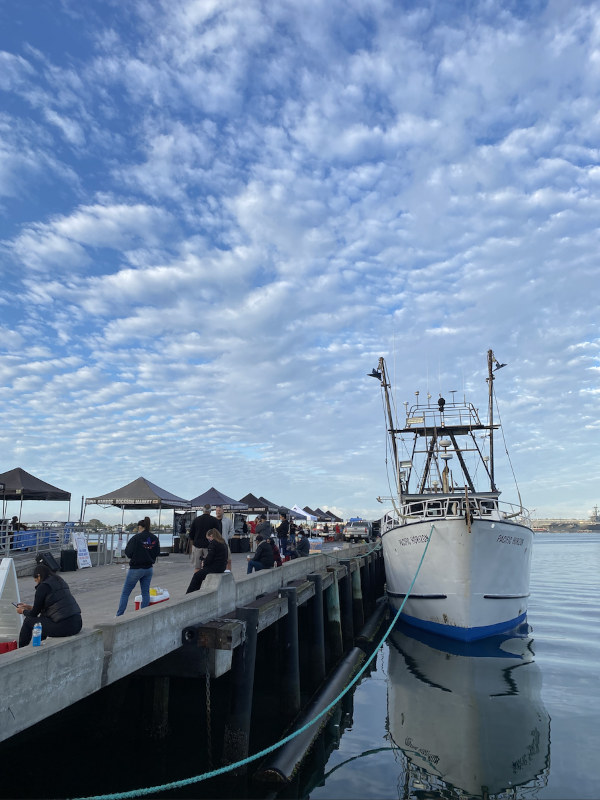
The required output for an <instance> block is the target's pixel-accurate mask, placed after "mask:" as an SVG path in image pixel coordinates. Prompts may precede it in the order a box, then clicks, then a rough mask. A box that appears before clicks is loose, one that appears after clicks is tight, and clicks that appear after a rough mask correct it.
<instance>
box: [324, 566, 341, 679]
mask: <svg viewBox="0 0 600 800" xmlns="http://www.w3.org/2000/svg"><path fill="white" fill-rule="evenodd" d="M328 572H332V573H333V581H332V583H331V586H329V587H328V588H327V590H326V591H325V602H326V605H327V644H328V645H329V654H328V655H329V659H328V660H329V666H330V667H331V666H332V665H333V664H337V662H338V661H339V660H340V658H341V657H342V655H343V654H344V642H343V639H342V620H341V614H340V593H339V588H338V579H337V567H328Z"/></svg>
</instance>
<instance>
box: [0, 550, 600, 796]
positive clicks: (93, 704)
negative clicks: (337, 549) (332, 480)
mask: <svg viewBox="0 0 600 800" xmlns="http://www.w3.org/2000/svg"><path fill="white" fill-rule="evenodd" d="M599 575H600V535H597V534H568V535H567V534H538V535H536V537H535V540H534V557H533V571H532V583H531V598H530V605H529V615H528V623H529V624H528V626H523V627H524V630H522V631H521V632H520V633H521V635H519V636H515V637H512V638H506V637H504V638H503V637H494V638H493V639H491V640H485V642H483V643H480V644H478V645H476V646H475V647H473V646H470V647H466V648H465V646H464V645H463V646H462V647H461V646H460V645H458V644H456V645H454V646H453V645H452V644H450V643H449V642H448V640H444V639H440V638H435V639H434V638H431V637H430V638H427V637H426V636H424V635H417V634H416V633H415V632H414V630H412V631H411V629H404V631H402V630H396V631H394V633H393V634H392V636H391V637H390V639H389V641H388V642H387V643H386V644H385V645H384V646H383V648H382V649H381V650H380V652H379V653H378V655H377V659H376V662H375V668H374V670H373V671H372V672H371V674H370V676H369V677H364V678H363V680H362V682H361V683H360V684H359V685H358V686H357V687H356V689H355V691H354V693H353V695H352V696H351V695H350V694H349V695H348V697H347V698H346V699H345V701H344V703H343V707H342V708H341V709H338V711H337V712H336V714H335V715H334V716H333V718H332V719H331V720H330V722H329V723H328V725H327V726H326V728H325V731H324V733H323V735H322V736H321V738H320V739H319V741H318V742H317V743H316V744H315V746H314V748H313V750H312V752H311V755H310V757H309V759H308V760H307V762H306V764H305V765H304V766H303V768H302V770H301V771H300V774H299V775H298V776H297V777H296V779H295V780H294V782H293V783H292V784H291V785H290V786H288V787H287V788H286V789H285V790H284V791H282V792H281V793H280V794H277V793H276V792H275V791H273V790H272V787H271V788H269V787H265V786H261V785H257V784H256V783H254V782H253V781H252V780H251V779H250V776H248V779H243V778H237V779H233V780H232V779H229V782H228V781H227V780H223V781H222V782H220V783H218V782H216V781H211V782H210V783H209V782H201V783H196V784H193V785H191V786H187V787H185V788H181V789H177V790H175V791H167V792H164V793H163V794H161V795H155V796H160V797H165V798H172V799H173V800H174V799H175V798H186V800H189V798H196V797H199V798H211V797H220V798H229V797H231V798H245V797H252V798H266V797H270V798H274V797H280V798H309V797H310V798H311V799H312V800H321V799H328V800H332V799H333V798H344V800H353V798H357V800H358V798H361V800H362V798H368V800H376V799H377V798H385V799H386V800H387V798H411V800H412V799H413V798H414V800H426V798H440V797H444V798H461V799H463V798H477V797H482V798H483V797H490V798H509V797H510V798H539V799H540V800H542V799H545V798H555V799H556V800H584V799H585V798H589V799H590V800H597V798H600V724H599V723H600V690H599V688H598V686H599V681H598V675H597V671H598V664H599V663H600V638H599V636H598V633H599V630H600V625H599V621H600V610H599V608H598V603H597V587H598V584H599ZM385 627H387V625H386V626H385ZM385 627H384V628H383V630H385ZM407 631H411V632H410V633H407ZM261 635H265V634H261ZM276 652H277V651H276V648H272V649H269V647H263V648H261V658H262V659H263V661H262V662H261V663H258V661H257V676H256V680H255V687H256V690H257V698H256V702H255V711H256V714H255V717H254V718H253V722H254V724H253V736H252V738H253V746H254V748H255V751H256V750H258V749H261V748H262V747H266V746H267V745H269V744H272V743H273V742H274V741H275V739H276V734H274V733H273V732H272V730H271V729H272V727H273V725H272V724H271V725H269V719H270V718H272V717H273V718H274V717H276V716H277V708H278V703H279V701H278V698H277V697H276V696H273V686H274V685H275V682H274V681H273V680H272V679H271V677H270V676H272V675H273V670H275V669H278V667H277V665H276V664H275V662H273V663H272V658H271V653H273V654H276ZM257 658H258V655H257ZM270 659H271V660H270ZM304 666H305V667H306V665H304ZM145 681H148V683H146V682H145ZM152 687H153V683H152V678H147V679H144V678H141V679H140V678H137V679H132V680H131V681H128V680H124V681H119V682H117V683H116V684H113V685H112V686H111V687H109V688H108V689H107V690H105V692H104V693H102V696H101V697H100V696H99V695H93V696H91V697H90V698H88V699H86V700H83V701H80V703H78V704H76V705H75V706H73V707H72V708H71V709H69V710H68V711H67V712H64V713H63V714H61V715H56V716H55V717H52V718H50V719H49V720H47V721H45V722H44V723H40V725H38V726H36V727H35V729H31V730H30V731H27V732H24V733H23V734H20V735H19V736H16V737H13V739H11V740H10V741H9V742H7V743H5V745H4V746H3V747H2V748H0V762H1V763H2V764H10V765H11V769H9V770H7V771H3V792H0V796H5V797H20V798H25V797H74V796H90V795H96V794H102V793H105V792H111V791H119V790H128V789H132V788H136V787H149V786H155V785H157V784H162V783H166V782H168V781H172V780H178V779H181V778H185V777H187V776H193V775H198V774H201V773H203V772H205V771H206V770H208V769H210V765H209V763H207V739H206V735H205V734H206V722H205V717H204V707H205V705H206V704H205V695H204V693H203V688H202V681H198V680H197V679H193V680H187V679H181V680H178V681H177V680H174V681H172V687H171V692H172V699H173V704H172V705H173V709H172V714H171V715H170V722H171V726H172V728H171V734H170V736H168V737H167V739H166V740H163V741H159V742H153V741H152V739H150V738H148V737H147V736H145V735H144V719H145V718H146V716H147V715H145V714H144V708H145V707H147V705H148V703H149V702H150V695H149V694H148V692H151V691H152V690H153V689H152ZM42 690H43V687H40V691H42ZM224 696H225V695H224V693H222V694H221V695H219V693H218V692H217V691H216V690H215V692H214V695H213V700H212V704H213V707H212V720H213V730H214V729H216V728H218V727H219V725H222V720H223V719H224V718H225V714H226V707H225V705H224V702H225V701H224V699H223V698H224ZM261 709H262V712H263V716H262V718H260V719H259V717H260V713H259V712H260V710H261ZM113 717H114V719H113ZM274 736H275V738H273V737H274ZM216 738H217V739H218V738H219V737H218V736H217V737H216ZM32 765H34V766H35V768H34V769H32ZM215 766H217V764H215ZM255 766H258V765H255ZM254 768H255V767H254ZM254 768H253V769H252V772H253V771H254ZM49 776H51V778H50V783H49V782H48V781H49ZM483 787H485V788H483Z"/></svg>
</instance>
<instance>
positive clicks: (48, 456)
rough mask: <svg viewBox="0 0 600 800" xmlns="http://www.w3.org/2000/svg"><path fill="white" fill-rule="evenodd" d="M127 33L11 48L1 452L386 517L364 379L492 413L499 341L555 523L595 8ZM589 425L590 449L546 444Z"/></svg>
mask: <svg viewBox="0 0 600 800" xmlns="http://www.w3.org/2000/svg"><path fill="white" fill-rule="evenodd" d="M126 17H127V19H126V20H125V12H123V11H120V12H119V13H118V14H115V15H114V16H113V17H111V19H110V23H108V22H102V20H101V18H100V17H99V16H98V17H95V20H96V23H95V26H93V27H92V28H91V29H89V30H86V31H83V30H82V31H81V33H82V35H85V36H86V37H89V39H88V41H89V44H90V47H89V48H88V50H87V51H85V52H83V50H82V49H81V48H78V49H75V50H73V51H72V52H71V51H70V50H69V48H68V46H65V48H64V53H65V54H68V55H61V53H62V52H63V51H62V50H61V51H60V52H59V53H57V51H56V49H52V48H50V46H44V45H43V44H39V45H38V49H37V50H34V49H33V48H32V47H31V46H30V44H29V43H28V42H27V39H28V38H29V37H28V30H29V29H28V27H27V25H25V27H24V28H23V31H22V32H21V33H19V36H20V37H22V39H23V41H22V42H21V43H20V46H21V49H19V50H17V49H16V48H15V52H23V53H25V54H26V56H27V59H28V60H27V61H26V60H25V59H23V58H21V57H17V56H13V55H10V54H9V55H10V57H9V58H6V57H5V63H6V64H7V65H8V66H7V69H6V70H5V72H4V74H3V77H2V78H0V80H4V83H3V84H2V88H3V89H4V91H5V92H7V93H8V95H7V96H8V98H9V100H10V104H9V105H7V106H6V109H7V110H6V111H5V113H4V116H2V117H0V196H2V197H3V198H5V200H4V203H5V205H4V207H3V208H2V212H3V217H4V218H5V222H4V224H3V228H2V233H1V234H0V235H1V236H2V239H3V248H2V251H1V252H0V258H1V263H2V267H1V268H2V274H3V281H2V283H1V284H0V303H1V304H2V306H1V307H2V309H3V325H4V336H0V344H1V345H2V348H1V351H0V352H1V354H2V355H1V357H2V365H3V370H2V378H1V379H0V393H1V396H2V400H3V403H2V411H1V412H0V415H1V418H2V425H0V447H3V448H4V450H5V452H6V453H7V454H8V455H7V458H8V459H11V458H12V459H14V460H19V461H21V460H23V461H27V462H28V464H29V466H30V467H32V470H31V471H34V472H35V471H36V469H37V470H39V471H40V472H42V473H44V474H45V476H46V479H48V480H50V481H51V482H56V483H59V484H60V483H61V482H62V483H63V484H64V483H65V482H66V483H73V484H81V488H80V489H79V488H77V489H76V488H75V486H73V487H72V489H73V490H75V492H77V491H79V492H80V493H81V492H84V493H97V492H99V491H102V490H104V489H110V488H111V486H110V485H106V484H107V478H106V475H107V474H110V475H111V476H112V480H111V481H110V484H114V485H115V486H116V485H118V484H119V483H120V482H121V483H125V482H126V481H127V480H131V479H132V477H135V476H136V475H138V474H147V475H148V477H149V478H150V479H153V480H156V481H157V482H159V483H160V484H161V485H165V486H167V487H169V488H170V490H172V491H175V492H176V493H178V494H182V495H184V496H185V495H190V496H191V495H193V494H197V493H199V492H200V491H202V490H203V489H205V488H207V487H208V486H210V485H217V486H219V488H222V489H223V490H224V491H226V492H227V493H228V494H234V495H238V496H242V494H245V493H246V492H247V491H249V490H252V491H258V493H261V494H266V495H267V496H272V497H273V499H275V500H276V501H277V502H283V503H286V504H292V503H294V502H297V501H300V502H301V503H302V504H305V503H308V504H309V505H328V506H330V507H331V506H333V507H335V508H337V509H338V510H340V511H342V513H348V514H349V513H364V514H367V515H370V516H373V515H375V514H376V513H377V512H378V511H380V510H381V508H380V507H379V506H378V505H376V503H375V502H374V498H375V497H376V496H377V495H378V494H381V493H382V492H384V493H385V485H386V483H385V475H384V465H383V457H384V449H383V437H384V426H383V425H382V424H381V422H380V407H379V397H378V395H377V392H376V391H374V387H373V386H370V385H369V382H368V381H366V380H365V373H366V372H368V371H369V370H370V369H371V367H373V366H375V364H376V360H377V357H378V356H379V355H380V354H386V353H388V354H390V357H389V363H390V366H391V368H392V370H393V374H394V375H395V376H396V377H397V378H398V380H399V383H400V387H399V390H398V392H399V396H398V400H399V402H401V400H400V397H402V399H405V398H406V399H410V398H411V395H412V392H413V391H414V390H415V389H416V388H420V389H421V390H422V391H424V390H425V389H426V388H431V389H437V388H438V387H439V389H440V390H443V391H448V390H449V389H450V388H455V389H460V388H461V386H466V387H467V388H469V389H471V388H472V389H473V390H475V391H476V394H477V395H478V396H481V395H482V394H484V392H485V384H484V377H485V374H484V373H485V369H484V357H485V351H486V350H487V349H488V347H490V346H492V347H494V348H495V349H496V350H497V351H498V355H499V357H501V360H502V361H508V362H509V369H507V370H503V371H502V380H499V381H498V386H497V388H498V392H499V394H501V396H502V398H503V400H504V407H505V412H503V413H504V414H505V415H506V421H507V422H508V423H509V430H510V433H511V434H512V437H511V438H512V441H514V442H516V451H517V457H518V461H519V462H520V464H519V465H518V466H520V467H521V469H522V471H523V473H524V475H523V477H524V480H525V482H526V485H527V491H528V493H530V494H531V499H530V498H527V497H526V498H525V499H526V502H531V504H532V505H534V506H536V507H538V509H539V508H542V507H544V506H546V507H548V510H551V508H550V506H551V504H552V503H553V502H554V495H555V493H554V491H553V478H552V467H551V464H552V463H553V460H556V458H557V457H559V455H560V459H561V464H564V463H565V459H567V461H568V463H567V465H566V466H564V470H565V473H564V476H563V477H564V480H565V482H568V480H570V478H569V476H570V475H571V474H574V473H575V471H579V470H580V469H581V467H582V465H583V464H586V463H587V464H588V469H592V470H593V466H594V465H595V464H597V455H596V454H595V451H594V450H593V449H592V448H591V446H590V442H589V439H590V436H589V431H590V430H595V428H596V427H597V425H598V412H597V408H596V406H597V402H596V398H597V394H598V375H599V372H600V370H599V368H598V364H599V363H600V362H599V358H598V353H599V347H600V342H599V339H598V328H597V320H596V314H595V306H594V304H593V300H592V298H593V297H595V294H596V293H597V292H596V288H595V287H596V283H597V277H596V276H597V264H596V253H597V252H598V226H597V219H598V202H599V192H598V188H599V181H598V175H600V167H599V165H598V162H599V160H598V148H597V141H598V134H599V131H600V124H599V122H600V113H599V112H598V91H597V82H596V81H595V76H596V75H597V70H598V62H597V58H596V53H597V50H598V41H599V40H600V36H599V30H600V27H599V25H598V14H597V11H596V10H595V9H594V8H593V7H592V6H588V5H586V4H583V3H578V2H575V3H573V4H569V5H568V6H567V5H561V4H550V5H548V6H547V7H546V8H545V9H543V10H539V11H536V10H534V9H529V12H528V15H525V14H523V15H522V16H521V17H520V18H517V17H516V16H515V15H513V14H511V12H510V10H509V9H507V8H505V7H503V8H500V7H499V6H497V5H495V4H484V5H480V6H479V7H478V13H477V14H475V13H468V12H467V11H466V10H465V8H464V7H463V6H459V5H456V6H450V7H448V8H441V7H439V6H435V7H432V8H425V7H422V8H421V7H420V8H418V9H415V10H413V11H408V10H407V9H404V10H403V11H402V13H400V12H399V10H398V9H397V8H396V7H395V6H394V5H393V4H392V5H390V4H389V3H386V2H378V3H365V2H350V3H344V4H342V3H339V2H337V0H333V1H332V2H329V3H324V2H322V0H311V2H308V3H305V4H303V5H302V6H301V7H300V6H298V4H296V3H293V2H281V3H278V4H271V5H267V6H264V5H261V4H259V3H258V2H253V0H250V2H241V1H240V2H238V1H237V0H228V1H227V2H224V3H222V2H220V3H207V2H192V0H189V2H187V1H185V0H176V2H173V3H171V2H169V3H166V2H165V3H151V2H139V3H137V4H135V6H132V7H131V8H128V10H127V14H126ZM36 41H37V40H36ZM66 45H68V42H66ZM75 53H79V55H75ZM8 109H10V111H9V110H8ZM6 198H10V200H7V199H6ZM23 266H24V267H25V270H24V274H21V268H22V267H23ZM2 339H3V341H1V340H2ZM394 352H395V355H394ZM573 419H581V420H582V426H581V427H583V426H585V427H586V428H587V431H583V430H577V431H573V435H572V437H571V441H570V443H569V450H568V452H567V453H566V454H565V451H560V453H559V451H558V449H557V444H556V437H555V430H556V429H557V428H560V427H561V426H566V425H568V422H569V420H573ZM569 429H570V430H571V428H569ZM30 430H35V432H36V435H35V438H33V437H32V436H31V435H30V434H28V431H30ZM59 444H60V447H61V448H64V447H67V448H69V452H70V453H71V454H72V456H73V458H72V461H73V463H78V460H79V461H81V460H83V461H84V463H85V464H86V465H88V467H87V468H86V471H85V473H86V474H85V475H81V474H79V473H77V474H76V473H75V472H74V471H73V470H72V469H71V468H70V467H68V465H64V464H63V463H62V462H61V463H60V464H57V462H56V458H55V453H56V452H57V447H58V445H59ZM539 454H543V459H540V457H539ZM540 461H542V462H543V463H540ZM357 464H359V465H360V466H359V467H358V466H357ZM26 468H27V467H26ZM88 470H89V471H88ZM52 473H55V474H56V475H57V476H58V477H57V478H56V479H52ZM63 478H64V479H65V480H63ZM561 480H562V478H561ZM113 488H114V486H113ZM592 501H593V498H592V497H591V496H589V494H588V492H587V490H583V489H580V490H579V492H578V493H576V492H573V500H572V504H573V508H581V507H585V508H587V507H589V505H590V503H591V502H592Z"/></svg>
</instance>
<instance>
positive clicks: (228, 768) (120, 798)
mask: <svg viewBox="0 0 600 800" xmlns="http://www.w3.org/2000/svg"><path fill="white" fill-rule="evenodd" d="M434 530H435V525H433V524H432V526H431V530H430V531H429V536H428V537H427V543H426V544H425V548H424V549H423V554H422V556H421V560H420V561H419V565H418V567H417V571H416V572H415V575H414V578H413V579H412V581H411V584H410V586H409V588H408V592H407V593H406V595H405V597H404V600H403V601H402V603H401V605H400V608H399V609H398V611H397V612H396V614H395V615H394V618H393V619H392V621H391V623H390V624H389V626H388V628H387V630H386V632H385V633H384V635H383V637H382V638H381V640H380V641H379V644H378V645H377V647H375V649H374V650H373V652H372V653H371V655H370V656H369V658H368V659H367V660H366V661H365V663H364V664H363V666H362V667H361V669H360V670H359V671H358V672H357V674H356V675H355V676H354V678H353V679H352V680H351V681H350V683H349V684H348V686H346V688H345V689H343V690H342V691H341V692H340V693H339V694H338V696H337V697H336V698H335V699H334V700H332V701H331V703H329V705H328V706H326V707H325V708H324V709H323V710H322V711H320V712H319V713H318V714H317V715H316V716H315V717H314V718H313V719H312V720H310V721H309V722H307V723H306V724H305V725H303V726H302V727H301V728H299V729H298V730H297V731H294V732H293V733H290V734H289V735H288V736H285V737H284V738H283V739H280V740H279V741H278V742H276V743H275V744H272V745H270V746H269V747H265V748H264V750H260V751H259V752H258V753H254V754H253V755H251V756H248V757H247V758H244V759H242V760H241V761H236V762H235V763H234V764H227V765H225V766H224V767H220V768H219V769H213V770H211V771H210V772H204V773H202V774H201V775H194V776H193V777H191V778H182V779H181V780H178V781H170V782H169V783H163V784H161V785H159V786H148V787H146V788H142V789H131V790H129V791H126V792H112V793H110V794H96V795H91V796H88V797H79V798H73V800H127V798H130V797H143V796H145V795H150V794H156V793H158V792H166V791H169V790H170V789H181V788H182V787H183V786H191V785H192V784H194V783H200V782H201V781H206V780H209V779H210V778H216V777H218V776H219V775H225V774H226V773H227V772H232V771H233V770H236V769H239V768H240V767H243V766H245V765H246V764H251V763H252V762H253V761H257V760H258V759H259V758H263V757H264V756H266V755H268V754H269V753H272V752H274V751H275V750H277V749H278V748H279V747H281V746H282V745H284V744H287V742H291V741H292V739H295V738H296V737H297V736H300V734H301V733H304V731H305V730H307V728H310V727H311V725H314V724H315V722H318V721H319V720H320V719H322V718H323V717H324V716H325V715H326V714H328V713H329V712H330V711H331V710H332V709H333V708H335V706H336V705H337V704H338V703H339V701H340V700H341V699H342V697H344V695H346V694H347V693H348V692H349V691H350V689H351V688H352V687H353V686H354V685H355V684H356V683H358V681H359V679H360V678H361V677H362V676H363V675H364V673H365V671H366V669H367V668H368V666H369V665H370V664H371V662H372V661H373V659H374V658H375V657H376V656H377V654H378V652H379V650H380V648H381V647H382V646H383V643H384V642H385V640H386V639H387V638H388V636H389V635H390V633H391V632H392V630H393V629H394V625H395V624H396V622H397V621H398V618H399V617H400V614H401V613H402V609H403V608H404V604H405V603H406V601H407V600H408V597H409V595H410V593H411V592H412V589H413V586H414V585H415V581H416V580H417V576H418V574H419V572H420V570H421V565H422V564H423V560H424V559H425V554H426V553H427V548H428V547H429V542H430V541H431V536H432V534H433V531H434ZM380 547H381V544H380V543H378V544H376V545H375V547H373V548H372V550H369V551H368V552H367V553H365V554H364V555H369V554H370V553H373V552H375V551H376V550H378V549H379V548H380Z"/></svg>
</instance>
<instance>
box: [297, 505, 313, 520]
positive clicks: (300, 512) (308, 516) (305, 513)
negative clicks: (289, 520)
mask: <svg viewBox="0 0 600 800" xmlns="http://www.w3.org/2000/svg"><path fill="white" fill-rule="evenodd" d="M291 510H292V511H293V512H295V513H296V514H297V515H298V516H299V517H303V518H304V519H309V520H310V521H311V522H316V521H317V518H316V517H315V516H314V515H313V514H309V513H308V511H304V510H303V509H301V508H300V507H299V506H292V508H291Z"/></svg>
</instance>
